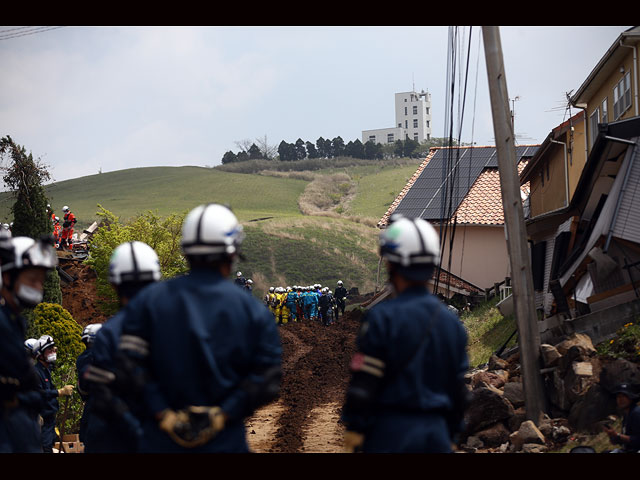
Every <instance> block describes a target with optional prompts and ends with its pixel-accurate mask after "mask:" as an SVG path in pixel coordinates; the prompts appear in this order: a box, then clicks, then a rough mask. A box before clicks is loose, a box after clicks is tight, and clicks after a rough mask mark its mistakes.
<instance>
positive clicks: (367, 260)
mask: <svg viewBox="0 0 640 480" xmlns="http://www.w3.org/2000/svg"><path fill="white" fill-rule="evenodd" d="M419 162H420V161H419V160H406V161H403V162H394V163H385V162H382V161H377V162H376V161H373V162H362V161H360V162H357V163H355V164H353V163H352V162H348V161H345V162H340V161H334V162H330V165H329V166H328V167H327V166H326V165H323V168H322V169H315V170H313V171H302V172H290V171H286V170H284V171H283V170H280V171H276V170H278V169H277V168H274V170H273V171H264V170H261V171H260V172H257V173H251V174H248V173H234V172H229V171H224V170H223V169H219V168H204V167H148V168H132V169H126V170H120V171H116V172H108V173H101V174H96V175H89V176H86V177H81V178H76V179H71V180H65V181H61V182H55V183H52V184H49V185H46V192H47V195H48V197H49V200H50V203H51V205H52V207H53V208H54V210H55V213H56V214H57V215H58V216H59V217H61V218H62V207H63V206H64V205H69V206H70V207H71V209H72V211H73V212H74V214H75V215H76V217H77V218H78V225H77V227H78V228H77V229H76V230H77V231H81V230H82V229H84V228H87V227H88V226H89V225H91V223H93V221H95V220H98V217H97V216H96V212H97V211H98V204H100V205H102V206H103V207H104V208H106V209H107V210H109V211H111V212H113V213H114V214H115V215H117V216H119V217H120V218H121V219H122V220H126V219H129V218H131V217H133V216H135V215H136V214H140V213H143V212H145V211H148V210H151V211H153V212H156V213H157V214H158V215H160V216H165V215H168V214H171V213H181V212H186V211H188V210H190V209H192V208H194V207H195V206H197V205H199V204H201V203H206V202H219V203H226V204H228V205H230V206H231V207H232V209H233V211H234V213H235V214H236V215H237V216H238V218H239V220H240V221H241V222H242V223H243V224H244V226H245V229H246V232H247V237H246V240H245V244H244V252H245V255H246V258H247V260H246V261H243V262H241V263H240V264H239V265H238V267H239V268H240V269H241V270H242V271H243V273H244V274H245V275H246V276H249V277H251V278H252V279H253V280H254V282H255V284H256V289H255V290H256V295H257V296H259V295H261V294H262V293H263V292H264V291H265V290H266V289H268V287H269V286H279V285H281V286H287V285H294V284H305V285H306V284H310V283H321V284H323V285H328V286H329V287H331V288H335V285H336V282H337V281H338V280H343V281H344V282H345V285H346V286H347V287H348V288H351V287H358V288H359V289H360V291H362V292H367V291H372V290H373V288H374V287H375V282H376V273H377V269H378V254H377V236H378V233H379V232H378V230H377V228H375V224H376V223H377V221H378V220H379V219H380V217H381V216H382V215H383V214H384V213H385V212H386V210H387V208H388V205H389V204H390V203H391V201H392V200H393V199H394V198H395V195H396V194H397V192H399V191H400V190H401V189H402V187H404V185H405V183H406V181H407V180H408V178H409V177H410V176H411V175H412V174H413V172H414V171H415V169H416V168H417V166H418V165H419ZM278 163H282V162H278ZM274 165H275V164H274ZM335 173H340V174H341V176H340V178H341V179H342V180H341V181H342V182H346V183H349V184H350V185H351V187H352V188H350V189H349V194H348V196H345V198H336V196H337V197H339V196H340V195H342V194H343V190H344V192H345V193H344V195H347V194H346V191H347V190H345V189H338V190H336V192H338V193H336V192H328V191H324V190H323V189H319V190H317V189H316V190H317V191H314V192H313V194H314V195H316V196H317V195H331V200H332V204H335V205H336V206H340V207H341V208H340V209H337V208H333V209H330V210H327V211H326V212H320V214H318V213H317V212H316V213H315V214H314V215H303V213H302V211H301V208H300V205H299V200H300V199H301V197H303V196H304V194H305V189H306V188H307V187H309V186H310V185H311V183H312V181H313V180H314V179H318V178H319V177H324V179H325V183H324V184H322V185H325V186H326V185H327V183H326V177H327V176H331V175H333V174H335ZM345 178H346V180H345ZM309 191H310V190H308V191H307V193H308V192H309ZM307 196H308V195H307ZM312 200H313V199H312ZM12 204H13V198H12V197H11V194H10V193H7V192H4V193H0V221H6V222H10V221H11V206H12ZM325 214H326V215H325Z"/></svg>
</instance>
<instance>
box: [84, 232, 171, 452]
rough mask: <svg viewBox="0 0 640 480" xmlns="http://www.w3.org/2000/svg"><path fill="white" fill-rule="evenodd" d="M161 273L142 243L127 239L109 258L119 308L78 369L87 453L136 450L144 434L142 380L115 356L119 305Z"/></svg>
mask: <svg viewBox="0 0 640 480" xmlns="http://www.w3.org/2000/svg"><path fill="white" fill-rule="evenodd" d="M161 278H162V272H161V269H160V260H159V259H158V255H157V254H156V252H155V250H154V249H153V248H151V247H150V246H149V245H147V244H146V243H144V242H140V241H133V242H126V243H123V244H121V245H119V246H118V247H117V248H115V249H114V251H113V253H112V254H111V258H110V260H109V276H108V279H109V283H110V284H111V286H112V287H113V289H114V290H115V292H116V294H117V295H118V301H119V303H120V310H119V311H118V313H116V314H115V315H114V316H112V317H111V318H109V319H108V320H107V321H106V322H105V323H104V324H102V327H101V328H100V330H99V331H98V332H97V333H96V335H95V338H94V341H93V347H92V348H91V351H92V354H93V358H92V361H91V363H90V364H89V365H87V366H86V368H84V369H83V371H82V372H81V373H79V377H81V378H82V381H83V383H79V385H82V388H83V390H88V396H89V399H88V401H87V405H88V410H89V419H88V421H87V426H86V428H85V440H84V444H85V452H86V453H135V452H137V451H138V448H139V443H140V440H141V437H142V427H141V424H140V419H139V418H138V417H139V416H140V413H141V412H140V411H139V410H138V409H137V408H136V406H137V404H138V403H139V402H140V398H139V394H140V392H141V390H142V382H141V381H140V380H139V379H138V378H136V377H135V375H134V374H133V373H132V372H133V371H134V370H135V369H134V368H128V364H127V358H126V357H125V356H123V355H119V352H118V345H119V343H120V337H121V335H122V324H123V322H124V314H123V310H122V309H123V308H124V307H125V306H126V305H127V304H128V303H129V302H130V301H131V300H132V299H133V298H135V296H136V295H137V294H138V293H139V292H140V291H142V290H143V289H144V288H145V287H147V286H148V285H151V284H152V283H155V282H158V281H160V280H161Z"/></svg>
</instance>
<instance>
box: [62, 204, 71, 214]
mask: <svg viewBox="0 0 640 480" xmlns="http://www.w3.org/2000/svg"><path fill="white" fill-rule="evenodd" d="M62 211H63V212H64V213H67V212H68V211H69V207H68V206H66V205H65V206H64V207H62Z"/></svg>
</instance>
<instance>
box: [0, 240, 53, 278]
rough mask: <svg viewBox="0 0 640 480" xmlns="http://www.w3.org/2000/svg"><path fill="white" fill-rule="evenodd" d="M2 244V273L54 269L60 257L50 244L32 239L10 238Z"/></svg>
mask: <svg viewBox="0 0 640 480" xmlns="http://www.w3.org/2000/svg"><path fill="white" fill-rule="evenodd" d="M3 240H4V241H3V242H2V243H3V245H2V271H4V272H6V271H9V270H21V269H24V268H32V267H37V268H44V269H47V270H51V269H54V268H55V267H56V265H58V256H57V255H56V252H55V250H54V249H53V247H52V246H51V244H50V243H48V242H46V241H44V240H39V241H36V240H34V239H33V238H30V237H9V238H4V239H3Z"/></svg>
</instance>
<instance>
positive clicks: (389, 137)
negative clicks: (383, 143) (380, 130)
mask: <svg viewBox="0 0 640 480" xmlns="http://www.w3.org/2000/svg"><path fill="white" fill-rule="evenodd" d="M393 141H394V140H393V133H388V134H387V143H393Z"/></svg>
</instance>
